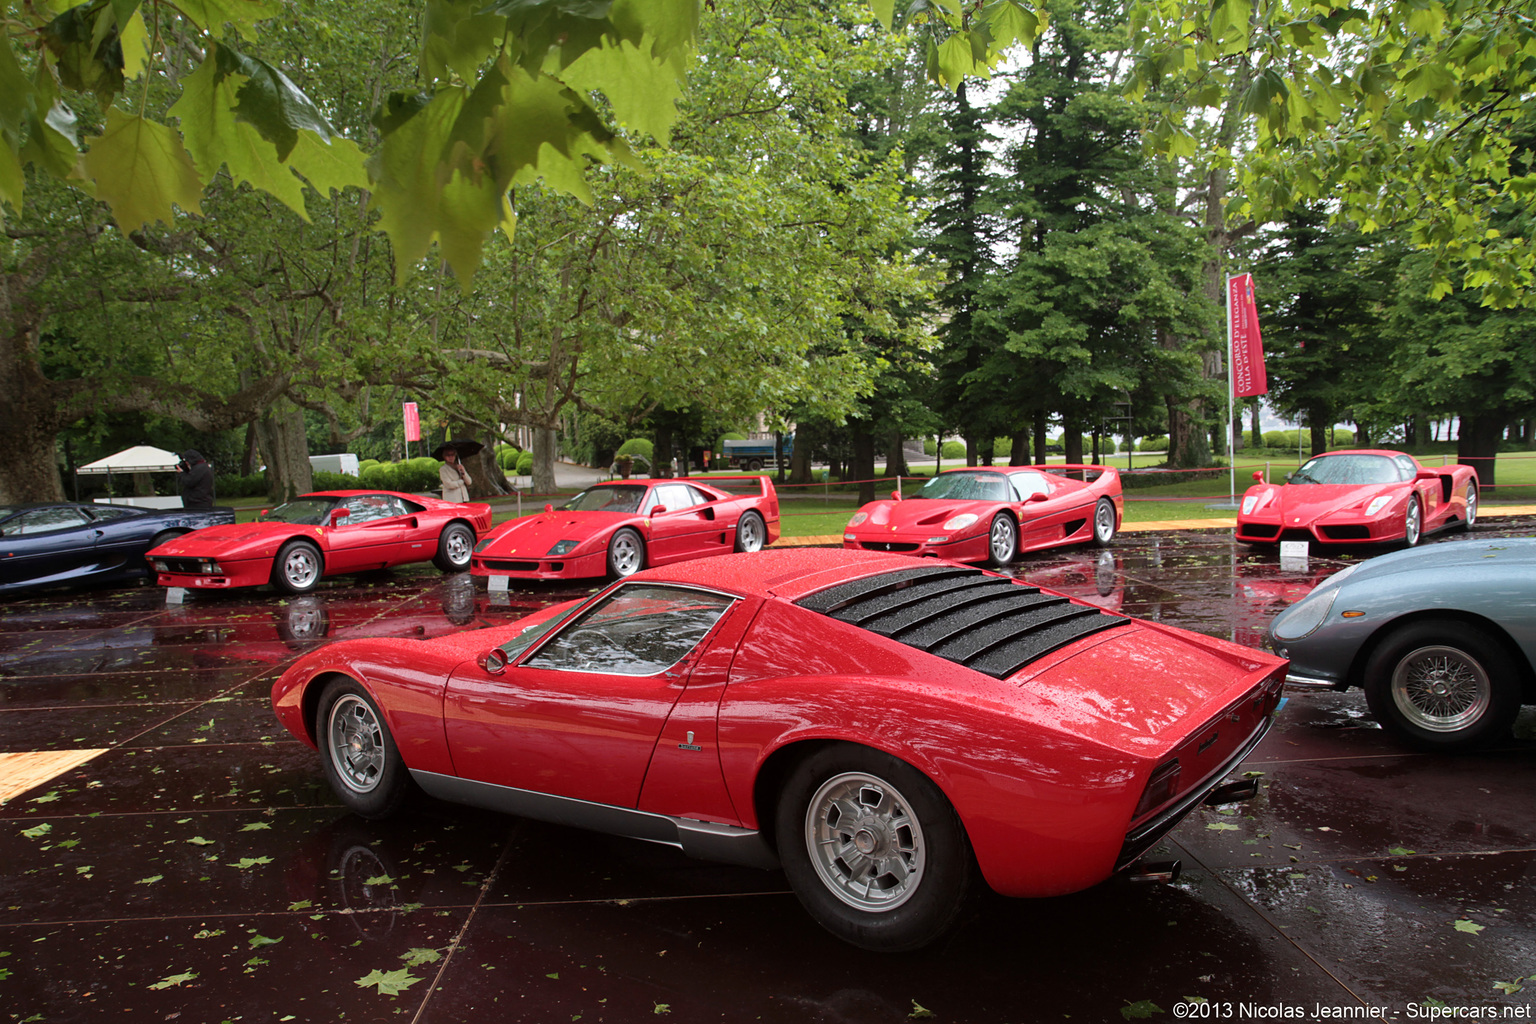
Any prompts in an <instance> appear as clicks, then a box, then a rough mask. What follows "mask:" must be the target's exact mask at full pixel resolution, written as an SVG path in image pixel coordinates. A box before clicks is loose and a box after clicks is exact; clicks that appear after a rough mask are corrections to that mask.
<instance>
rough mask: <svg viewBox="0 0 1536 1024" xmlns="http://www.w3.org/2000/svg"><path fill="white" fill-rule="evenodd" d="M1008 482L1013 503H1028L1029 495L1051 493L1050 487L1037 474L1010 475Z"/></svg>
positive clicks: (1043, 478)
mask: <svg viewBox="0 0 1536 1024" xmlns="http://www.w3.org/2000/svg"><path fill="white" fill-rule="evenodd" d="M1008 482H1009V483H1010V484H1012V485H1013V493H1014V500H1015V501H1028V500H1029V496H1030V495H1031V494H1050V493H1051V485H1050V484H1048V483H1046V481H1045V477H1043V476H1041V475H1040V474H1039V473H1010V474H1008Z"/></svg>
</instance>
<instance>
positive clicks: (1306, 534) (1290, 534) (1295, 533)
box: [1280, 529, 1314, 543]
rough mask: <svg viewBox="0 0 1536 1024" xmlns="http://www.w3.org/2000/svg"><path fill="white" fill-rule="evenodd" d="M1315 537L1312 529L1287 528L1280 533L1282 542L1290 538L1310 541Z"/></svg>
mask: <svg viewBox="0 0 1536 1024" xmlns="http://www.w3.org/2000/svg"><path fill="white" fill-rule="evenodd" d="M1313 539H1314V538H1313V536H1312V531H1311V530H1294V529H1293V530H1286V531H1285V532H1283V533H1281V534H1280V541H1281V543H1284V542H1285V541H1288V540H1304V541H1307V542H1309V543H1310V542H1311V541H1312V540H1313Z"/></svg>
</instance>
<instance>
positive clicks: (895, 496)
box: [891, 487, 901, 501]
mask: <svg viewBox="0 0 1536 1024" xmlns="http://www.w3.org/2000/svg"><path fill="white" fill-rule="evenodd" d="M891 500H892V501H900V500H901V488H900V487H898V488H896V489H895V490H894V491H892V492H891Z"/></svg>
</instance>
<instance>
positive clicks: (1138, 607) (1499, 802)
mask: <svg viewBox="0 0 1536 1024" xmlns="http://www.w3.org/2000/svg"><path fill="white" fill-rule="evenodd" d="M1533 532H1536V519H1523V520H1520V519H1517V520H1503V521H1499V520H1494V521H1486V522H1485V524H1480V525H1479V527H1478V528H1477V530H1476V532H1475V534H1474V536H1476V537H1479V538H1483V537H1492V536H1501V535H1505V536H1514V535H1519V536H1529V535H1531V534H1532V533H1533ZM1433 542H1436V543H1457V542H1459V538H1458V537H1456V536H1452V537H1447V538H1435V539H1434V541H1433ZM1345 564H1347V562H1345V561H1341V560H1339V559H1336V558H1316V557H1314V558H1312V559H1310V560H1309V561H1308V562H1307V563H1306V564H1305V565H1292V564H1285V565H1282V564H1281V563H1280V562H1279V560H1278V559H1277V558H1276V557H1275V556H1274V555H1272V554H1270V555H1265V554H1254V553H1250V552H1248V551H1246V550H1245V549H1243V548H1241V547H1238V546H1236V545H1234V544H1233V543H1232V541H1231V539H1230V533H1229V532H1226V531H1188V532H1170V533H1161V534H1134V535H1124V536H1122V538H1120V540H1119V541H1118V542H1117V544H1116V546H1115V547H1114V548H1113V549H1110V550H1108V551H1104V552H1099V551H1094V550H1067V551H1062V552H1056V553H1046V554H1042V555H1037V556H1031V557H1028V558H1026V559H1025V560H1023V561H1022V562H1021V563H1020V564H1019V566H1018V569H1017V571H1018V573H1019V574H1021V575H1024V576H1026V577H1028V578H1030V579H1031V580H1033V581H1036V582H1039V583H1040V584H1042V585H1045V586H1049V587H1053V588H1056V589H1059V590H1063V591H1065V592H1067V593H1071V594H1073V595H1075V596H1080V597H1083V598H1086V599H1088V600H1092V601H1094V602H1096V603H1099V604H1101V605H1103V606H1105V607H1109V608H1113V609H1116V610H1119V611H1123V612H1127V613H1130V614H1134V615H1139V616H1145V617H1149V618H1154V619H1158V620H1160V621H1162V622H1166V623H1170V624H1173V625H1178V626H1183V627H1187V628H1190V629H1194V630H1198V631H1200V632H1204V633H1208V634H1211V635H1215V636H1220V637H1223V638H1226V639H1235V640H1237V641H1238V642H1242V643H1256V642H1257V640H1258V638H1259V636H1260V635H1261V634H1262V631H1263V628H1264V625H1265V624H1266V623H1267V622H1268V620H1269V619H1270V618H1271V617H1272V616H1273V615H1274V613H1275V612H1277V611H1278V610H1279V609H1280V608H1282V607H1284V606H1285V605H1287V604H1289V603H1291V602H1292V601H1294V600H1296V599H1298V598H1299V597H1300V596H1302V595H1303V594H1305V593H1306V592H1307V591H1308V590H1309V589H1310V588H1311V587H1312V586H1313V585H1315V584H1316V582H1317V581H1318V580H1320V579H1322V578H1324V577H1325V576H1326V575H1327V574H1328V573H1330V572H1334V571H1337V570H1338V569H1339V568H1341V567H1342V566H1343V565H1345ZM476 582H477V581H473V580H471V579H470V578H469V577H467V576H458V577H443V576H440V575H438V574H436V573H435V572H433V571H431V570H411V571H398V572H395V573H391V574H385V575H380V576H373V577H359V578H343V579H340V580H333V581H326V583H325V584H324V585H323V586H322V589H321V590H320V591H319V592H318V593H317V594H315V595H312V596H310V597H306V598H299V599H284V598H282V597H281V596H280V595H278V594H276V593H274V592H271V591H268V590H265V589H263V590H261V591H257V592H249V593H235V594H217V595H201V594H194V595H189V596H188V598H187V600H186V602H185V603H183V604H167V602H166V595H165V593H164V592H162V591H161V590H159V589H158V588H153V587H147V586H146V587H138V588H128V589H121V590H108V591H93V592H86V593H74V594H70V593H50V594H47V595H41V596H35V597H32V598H30V599H13V600H11V601H9V602H7V603H6V604H5V605H3V606H0V779H3V778H4V777H5V775H6V772H7V764H8V763H9V762H8V759H11V758H14V757H16V756H17V755H20V754H22V753H29V752H30V753H32V754H35V755H37V756H38V757H39V758H42V759H43V760H46V759H47V758H48V757H53V756H67V755H68V754H69V753H70V752H75V751H86V752H89V751H100V753H98V754H96V755H95V756H94V757H90V759H89V760H87V761H85V763H83V764H81V765H79V766H78V767H74V768H71V769H69V770H66V771H64V772H63V773H62V774H59V775H57V776H56V777H54V778H51V779H48V780H47V781H44V782H42V783H40V784H38V785H36V786H34V787H32V788H30V789H27V790H25V791H24V792H21V793H19V794H18V795H15V796H13V797H12V798H11V799H10V800H9V801H8V802H6V803H4V804H3V805H0V907H3V908H4V910H3V914H0V1020H5V1021H98V1020H105V1019H112V1020H128V1021H135V1020H143V1021H150V1020H153V1021H168V1020H176V1021H181V1022H198V1024H202V1022H217V1021H225V1020H229V1021H235V1020H241V1021H274V1022H277V1021H300V1022H307V1021H330V1020H348V1021H374V1020H380V1021H382V1020H406V1021H421V1022H453V1021H533V1022H541V1024H542V1022H555V1021H578V1020H579V1021H613V1022H627V1021H639V1020H654V1019H656V1018H657V1017H658V1016H660V1017H664V1018H665V1019H669V1020H676V1021H692V1020H724V1021H749V1020H753V1021H755V1020H761V1021H793V1022H805V1021H828V1022H848V1024H862V1022H890V1021H902V1020H908V1019H924V1018H928V1016H929V1015H930V1014H931V1019H934V1020H940V1021H963V1022H978V1024H992V1022H996V1024H1005V1022H1018V1024H1025V1022H1034V1021H1061V1020H1071V1021H1088V1022H1100V1021H1103V1022H1114V1021H1121V1020H1126V1019H1143V1018H1145V1019H1152V1020H1175V1019H1196V1020H1239V1019H1290V1020H1321V1019H1387V1020H1410V1019H1436V1018H1434V1017H1432V1016H1431V1014H1432V1012H1433V1009H1432V1008H1438V1007H1444V1008H1450V1009H1455V1008H1463V1009H1465V1008H1476V1009H1479V1010H1481V1009H1482V1008H1492V1011H1493V1012H1495V1013H1502V1012H1503V1011H1504V1010H1505V1009H1506V1008H1507V1009H1509V1010H1511V1011H1513V1013H1512V1014H1511V1015H1508V1016H1503V1017H1500V1018H1498V1019H1515V1020H1520V1019H1525V1020H1529V1019H1532V1001H1531V996H1532V994H1533V993H1536V799H1533V794H1536V741H1533V740H1532V739H1531V738H1530V737H1531V736H1532V735H1533V734H1536V715H1533V714H1532V711H1533V710H1536V709H1527V711H1526V714H1525V716H1524V717H1523V718H1522V720H1521V723H1520V728H1519V729H1518V730H1517V734H1518V735H1520V736H1523V737H1525V738H1520V739H1516V740H1513V741H1511V742H1510V743H1508V744H1506V745H1505V746H1504V747H1502V748H1500V749H1498V750H1495V751H1491V752H1488V753H1484V754H1477V755H1471V756H1466V755H1463V756H1459V757H1447V756H1434V755H1423V754H1416V753H1412V752H1409V751H1407V750H1405V749H1403V748H1401V747H1398V746H1396V745H1395V744H1394V743H1393V742H1392V741H1391V740H1389V739H1388V738H1387V737H1386V736H1385V735H1384V734H1383V733H1382V732H1381V731H1380V730H1379V729H1377V728H1376V727H1375V725H1374V723H1373V722H1372V721H1371V719H1370V716H1369V715H1368V713H1367V712H1366V709H1365V702H1364V699H1363V697H1361V696H1360V695H1359V694H1358V692H1354V693H1350V694H1344V695H1340V694H1315V693H1292V694H1291V695H1290V699H1289V701H1288V702H1287V704H1286V705H1285V707H1284V708H1282V710H1281V712H1280V713H1279V717H1278V721H1277V725H1276V728H1275V729H1274V730H1273V731H1272V732H1271V733H1270V735H1269V737H1268V738H1267V739H1266V740H1265V741H1264V743H1263V744H1262V745H1261V746H1260V747H1259V749H1258V750H1257V751H1256V752H1255V753H1254V755H1253V756H1251V757H1250V758H1249V760H1248V762H1247V763H1246V764H1245V768H1246V769H1247V770H1251V771H1254V772H1262V773H1263V775H1262V779H1261V781H1262V783H1263V788H1262V790H1261V793H1260V796H1259V797H1258V798H1257V799H1256V800H1254V801H1251V802H1250V803H1248V804H1235V805H1229V806H1227V807H1222V808H1205V809H1202V810H1200V811H1198V812H1196V813H1195V814H1194V815H1192V816H1191V817H1190V818H1189V819H1188V820H1186V821H1185V822H1184V823H1183V824H1182V825H1181V826H1180V827H1179V828H1178V829H1177V830H1175V831H1174V832H1173V833H1172V835H1171V836H1170V837H1169V839H1168V840H1167V841H1165V843H1164V844H1163V848H1162V850H1161V855H1162V856H1166V857H1178V858H1180V859H1181V860H1182V861H1183V865H1184V873H1183V875H1182V877H1181V878H1180V879H1179V880H1178V881H1177V882H1176V883H1174V884H1172V885H1146V884H1136V883H1133V882H1130V881H1128V880H1124V879H1117V880H1114V881H1112V882H1109V883H1106V884H1104V885H1101V886H1099V887H1097V888H1095V889H1092V890H1090V891H1088V892H1084V893H1080V894H1077V895H1074V896H1069V897H1061V898H1056V899H1050V900H1037V901H1019V900H1003V899H1000V898H990V899H985V900H982V901H981V902H980V904H979V905H978V906H977V908H976V909H975V911H974V913H973V914H972V915H971V917H970V919H969V920H967V922H966V923H965V925H964V926H963V927H962V928H960V929H959V930H958V931H957V932H956V933H955V934H954V935H953V936H951V937H950V938H949V939H947V940H946V941H945V942H944V943H943V944H942V945H940V946H938V947H935V948H932V949H929V950H926V951H924V952H921V953H915V954H905V955H900V956H890V955H877V954H871V953H865V952H862V951H860V950H856V949H853V948H851V947H848V946H845V945H843V944H841V943H839V942H838V941H836V940H834V939H832V938H831V937H830V936H828V935H826V934H825V933H823V932H822V931H821V930H820V929H819V928H818V927H817V926H816V925H815V924H813V923H812V922H811V920H810V918H809V917H807V916H806V915H805V914H804V913H803V912H802V911H801V909H800V907H799V905H798V904H797V903H796V901H795V899H794V897H793V896H792V895H791V894H790V893H789V891H788V889H787V887H786V885H785V882H784V879H783V877H782V875H780V874H778V873H776V872H762V871H756V870H751V869H745V868H733V867H724V866H719V865H713V864H708V863H703V862H699V861H693V860H689V859H688V858H686V857H684V856H683V855H681V854H680V853H677V852H676V851H673V850H671V849H668V848H664V847H658V846H653V845H649V844H645V843H641V842H636V841H629V840H623V839H616V838H610V837H606V836H600V835H593V834H590V833H585V832H579V831H575V830H571V829H566V828H561V827H557V826H553V825H545V824H540V823H535V822H530V821H526V820H521V819H516V818H510V817H505V816H499V815H494V814H488V813H484V812H480V811H475V810H469V809H465V808H460V807H455V806H451V805H446V804H434V803H431V802H428V801H424V800H423V801H418V802H417V803H415V804H413V805H412V806H411V807H410V808H409V809H408V810H407V811H406V812H405V813H403V814H402V815H400V816H398V817H396V818H392V819H390V820H388V821H385V822H366V821H363V820H361V819H359V818H356V817H354V816H352V815H350V814H348V813H346V812H344V811H343V810H341V808H340V807H339V806H338V805H337V804H336V802H335V800H334V798H333V797H332V796H331V794H330V792H329V790H328V789H327V787H326V786H325V784H324V782H323V779H322V776H321V773H320V767H319V760H318V755H316V754H315V753H314V752H313V751H311V750H310V749H309V748H307V747H305V746H303V745H301V744H300V743H298V742H297V741H295V740H293V739H291V738H290V737H288V736H287V734H286V733H284V732H283V731H282V730H281V729H280V728H279V726H278V724H277V722H276V720H275V718H274V717H273V715H272V711H271V708H270V706H269V704H268V692H269V690H270V687H271V684H272V681H273V680H274V679H275V678H276V677H277V675H278V674H279V673H280V672H281V670H282V668H283V667H284V666H286V665H287V664H288V663H289V662H291V660H292V659H293V658H294V657H296V656H297V655H298V654H299V653H300V652H302V651H305V650H308V649H311V648H313V647H314V646H315V645H317V644H320V643H325V642H328V641H329V640H333V639H338V638H343V637H360V636H436V635H441V634H445V633H449V632H453V631H457V630H464V629H476V628H483V627H486V626H491V625H497V624H501V623H504V622H508V621H511V620H513V619H515V618H517V617H518V616H520V615H522V614H525V613H526V612H528V611H530V610H533V609H535V608H538V607H543V606H545V605H547V604H549V603H551V602H554V601H558V600H564V599H566V598H570V597H576V596H581V595H583V594H586V593H588V592H590V590H591V589H592V587H590V586H563V587H552V586H546V587H540V588H537V589H523V590H517V589H514V590H513V591H512V592H511V594H510V595H489V594H487V593H486V591H485V589H484V584H483V582H482V583H480V584H479V586H478V587H477V586H476ZM498 599H499V600H500V601H501V603H497V600H498ZM79 756H82V757H83V756H87V755H85V754H81V755H79ZM1522 986H1523V990H1522ZM1198 1000H1208V1001H1209V1002H1205V1003H1201V1002H1199V1001H1198ZM1438 1019H1446V1020H1448V1019H1466V1017H1465V1016H1463V1017H1460V1018H1451V1017H1440V1018H1438Z"/></svg>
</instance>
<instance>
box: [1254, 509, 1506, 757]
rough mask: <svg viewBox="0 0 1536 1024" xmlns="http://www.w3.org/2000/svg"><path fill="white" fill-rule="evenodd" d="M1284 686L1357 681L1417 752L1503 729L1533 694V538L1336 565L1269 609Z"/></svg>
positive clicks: (1336, 686) (1374, 708) (1496, 736)
mask: <svg viewBox="0 0 1536 1024" xmlns="http://www.w3.org/2000/svg"><path fill="white" fill-rule="evenodd" d="M1269 645H1270V646H1271V647H1272V648H1273V649H1274V650H1275V651H1276V653H1278V654H1280V655H1281V656H1283V657H1288V658H1290V659H1291V667H1290V673H1289V675H1288V676H1287V677H1286V683H1287V685H1289V686H1292V687H1303V688H1306V687H1312V688H1321V689H1331V690H1345V689H1348V688H1349V687H1351V686H1358V687H1361V688H1362V689H1364V690H1365V698H1366V702H1367V703H1368V704H1369V705H1370V708H1371V713H1372V714H1374V715H1375V716H1376V720H1377V721H1378V722H1380V723H1381V725H1382V728H1384V729H1386V730H1388V731H1390V732H1392V733H1393V734H1395V735H1396V736H1398V737H1399V738H1401V739H1403V740H1404V741H1406V742H1407V743H1409V744H1411V745H1412V746H1415V747H1418V748H1419V749H1421V750H1462V749H1467V748H1471V747H1477V746H1482V745H1485V744H1488V743H1491V742H1494V741H1497V740H1500V739H1504V738H1507V737H1508V736H1509V734H1510V726H1511V725H1512V724H1513V722H1514V720H1515V717H1516V716H1517V715H1518V714H1519V712H1520V706H1521V705H1522V704H1536V539H1532V538H1520V539H1504V540H1490V541H1465V542H1456V543H1450V544H1436V545H1434V546H1432V547H1427V548H1418V549H1415V550H1412V551H1399V552H1396V553H1394V554H1390V555H1383V556H1381V557H1379V558H1372V559H1370V560H1369V561H1366V562H1361V563H1360V564H1358V565H1353V566H1350V567H1349V568H1348V569H1345V570H1343V571H1342V572H1339V573H1335V574H1334V575H1332V576H1330V577H1329V578H1328V579H1326V580H1324V581H1323V582H1322V583H1320V584H1318V586H1317V589H1315V590H1313V591H1312V593H1310V594H1308V595H1307V596H1306V597H1304V598H1302V599H1301V600H1300V601H1298V602H1296V603H1295V604H1294V605H1292V606H1291V607H1289V608H1287V609H1286V610H1285V611H1283V612H1281V613H1280V614H1279V615H1277V616H1276V617H1275V620H1274V621H1273V622H1271V623H1270V626H1269Z"/></svg>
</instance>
